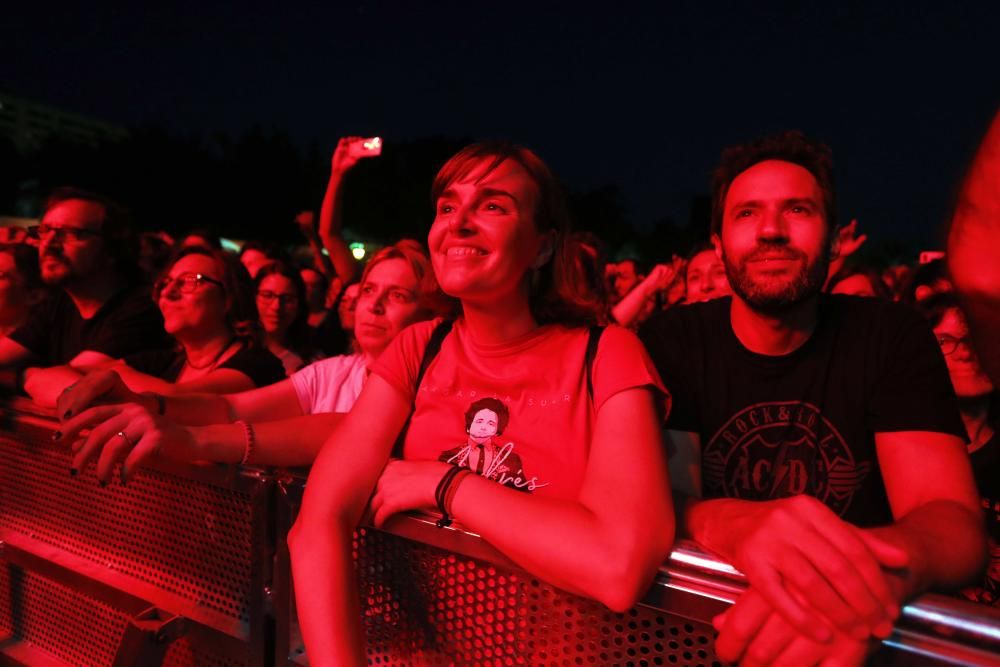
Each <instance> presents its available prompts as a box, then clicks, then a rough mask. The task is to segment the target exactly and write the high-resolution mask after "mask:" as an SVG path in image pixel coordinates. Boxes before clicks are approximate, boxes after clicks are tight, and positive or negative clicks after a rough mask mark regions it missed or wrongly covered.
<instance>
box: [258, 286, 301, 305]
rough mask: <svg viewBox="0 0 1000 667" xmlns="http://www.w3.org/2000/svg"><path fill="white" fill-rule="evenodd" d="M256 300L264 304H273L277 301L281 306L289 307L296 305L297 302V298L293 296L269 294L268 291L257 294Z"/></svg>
mask: <svg viewBox="0 0 1000 667" xmlns="http://www.w3.org/2000/svg"><path fill="white" fill-rule="evenodd" d="M257 298H258V299H260V300H261V301H264V302H266V303H273V302H275V301H277V302H278V303H279V304H281V305H282V306H290V305H293V304H296V303H298V301H299V297H298V296H296V295H295V294H278V293H277V292H271V291H270V290H262V291H260V292H257Z"/></svg>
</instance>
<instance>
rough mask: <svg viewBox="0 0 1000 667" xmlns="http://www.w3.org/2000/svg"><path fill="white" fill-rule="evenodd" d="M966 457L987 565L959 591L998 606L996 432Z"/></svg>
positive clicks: (999, 453) (999, 461)
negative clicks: (980, 518) (980, 510)
mask: <svg viewBox="0 0 1000 667" xmlns="http://www.w3.org/2000/svg"><path fill="white" fill-rule="evenodd" d="M996 426H1000V424H997V425H996ZM995 428H996V427H995ZM970 458H971V459H972V473H973V475H975V477H976V488H977V489H978V490H979V497H980V499H981V500H982V505H983V519H984V521H985V522H986V536H987V538H988V539H989V565H988V566H987V568H986V574H985V575H984V576H983V580H982V583H981V584H979V585H977V586H971V587H969V588H966V589H965V590H963V591H962V595H963V596H965V597H966V598H968V599H970V600H974V601H976V602H981V603H983V604H988V605H992V606H994V607H1000V433H994V435H993V437H992V438H990V439H989V440H988V441H987V442H986V444H985V445H983V446H982V447H980V448H979V449H977V450H976V451H974V452H972V454H971V455H970Z"/></svg>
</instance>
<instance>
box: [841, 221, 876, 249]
mask: <svg viewBox="0 0 1000 667" xmlns="http://www.w3.org/2000/svg"><path fill="white" fill-rule="evenodd" d="M857 233H858V220H857V218H855V219H853V220H851V222H850V224H848V225H844V226H843V227H841V228H840V229H839V230H837V241H838V243H839V244H840V257H843V258H847V257H850V256H851V255H853V254H854V253H856V252H857V251H858V249H859V248H860V247H861V246H863V245H864V244H865V241H867V240H868V235H867V234H862V235H861V236H858V235H857Z"/></svg>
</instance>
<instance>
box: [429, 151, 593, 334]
mask: <svg viewBox="0 0 1000 667" xmlns="http://www.w3.org/2000/svg"><path fill="white" fill-rule="evenodd" d="M507 160H513V161H514V162H516V163H517V164H518V165H519V166H520V167H521V168H522V169H524V171H525V172H527V174H528V175H529V176H530V177H531V180H532V181H533V182H534V184H535V187H536V188H537V189H538V206H537V208H536V210H535V215H534V222H535V227H536V228H537V229H538V231H539V232H543V233H544V232H553V253H552V259H551V260H549V261H548V262H546V264H545V265H544V266H542V267H541V268H539V269H537V270H536V271H535V272H534V274H533V275H532V277H531V288H530V294H529V303H530V307H531V313H532V315H533V316H534V318H535V320H536V321H537V322H538V323H539V324H546V323H551V322H558V323H561V324H567V325H571V326H587V325H592V324H596V323H597V322H598V321H599V320H600V313H601V312H602V304H601V298H600V295H599V292H598V289H597V287H596V285H595V284H593V283H592V282H591V280H590V279H589V277H588V276H587V271H586V270H585V265H584V263H583V262H581V261H580V259H579V257H578V256H577V254H578V253H580V252H583V250H582V248H581V247H580V246H579V244H578V243H577V242H576V241H575V240H574V239H573V238H572V236H571V234H570V219H569V212H568V208H567V206H566V197H565V194H564V192H563V189H562V187H561V186H560V184H559V182H558V181H557V180H556V177H555V175H553V173H552V171H551V170H550V169H549V168H548V166H547V165H546V164H545V163H544V162H543V161H542V160H541V158H539V157H538V156H537V155H536V154H535V153H534V152H532V151H531V150H529V149H527V148H524V147H523V146H518V145H516V144H513V143H510V142H506V141H489V142H483V143H478V144H472V145H470V146H466V147H465V148H463V149H462V150H460V151H459V152H458V153H456V154H455V155H454V156H452V158H451V159H449V160H448V161H447V162H446V163H445V164H444V166H443V167H441V170H440V171H439V172H438V174H437V176H436V177H435V178H434V184H433V186H432V187H431V200H432V204H436V203H437V200H438V199H439V198H440V197H441V195H442V194H443V193H444V191H445V190H447V189H448V188H449V187H450V186H451V184H452V183H455V182H456V181H459V180H461V179H463V178H465V177H467V176H468V175H469V174H470V173H472V172H473V171H474V170H475V169H478V168H479V167H480V166H482V165H483V164H484V163H485V164H486V170H485V171H483V173H482V174H481V175H480V177H479V178H480V179H482V178H485V177H486V176H487V175H489V174H490V173H492V172H493V171H494V170H496V169H497V168H498V167H499V166H500V165H501V164H503V163H504V162H506V161H507Z"/></svg>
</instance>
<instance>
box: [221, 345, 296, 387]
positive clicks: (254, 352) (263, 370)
mask: <svg viewBox="0 0 1000 667" xmlns="http://www.w3.org/2000/svg"><path fill="white" fill-rule="evenodd" d="M219 368H228V369H230V370H234V371H239V372H240V373H243V374H244V375H246V376H247V377H248V378H250V381H251V382H253V384H254V386H255V387H266V386H267V385H270V384H274V383H275V382H281V381H282V380H284V379H285V378H286V375H285V367H284V366H282V365H281V361H279V360H278V358H277V357H276V356H274V355H273V354H271V352H270V351H269V350H265V349H261V348H253V349H249V348H246V347H243V348H240V350H239V351H238V352H237V353H236V354H234V355H233V356H231V357H229V358H228V359H226V360H225V361H224V362H223V363H221V364H220V365H219Z"/></svg>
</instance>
